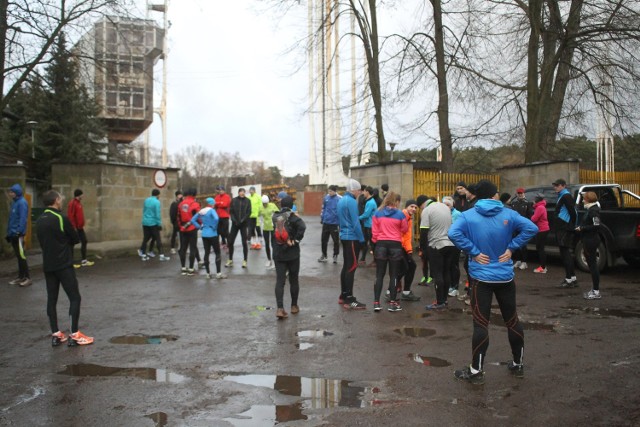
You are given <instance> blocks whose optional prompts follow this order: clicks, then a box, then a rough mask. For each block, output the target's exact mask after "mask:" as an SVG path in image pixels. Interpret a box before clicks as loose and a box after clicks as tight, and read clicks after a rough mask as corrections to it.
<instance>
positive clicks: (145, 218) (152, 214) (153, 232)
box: [138, 188, 170, 261]
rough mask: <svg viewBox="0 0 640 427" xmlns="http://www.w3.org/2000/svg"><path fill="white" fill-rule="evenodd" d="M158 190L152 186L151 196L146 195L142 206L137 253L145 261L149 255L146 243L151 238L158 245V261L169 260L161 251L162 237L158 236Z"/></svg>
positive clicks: (160, 220) (159, 219)
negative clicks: (141, 234)
mask: <svg viewBox="0 0 640 427" xmlns="http://www.w3.org/2000/svg"><path fill="white" fill-rule="evenodd" d="M159 197H160V190H158V189H157V188H154V189H153V190H152V191H151V197H147V198H146V199H145V201H144V206H143V207H142V232H143V238H142V245H140V249H138V255H140V258H142V260H143V261H147V260H148V259H149V256H148V255H147V243H149V240H151V239H153V240H154V241H155V242H156V245H157V246H158V251H159V252H160V256H159V257H158V259H159V260H160V261H169V259H170V258H169V257H167V256H164V252H163V251H162V239H161V238H160V230H162V216H161V215H160V211H161V209H160V199H159Z"/></svg>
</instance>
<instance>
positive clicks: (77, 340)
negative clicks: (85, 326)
mask: <svg viewBox="0 0 640 427" xmlns="http://www.w3.org/2000/svg"><path fill="white" fill-rule="evenodd" d="M89 344H93V337H88V336H86V335H85V334H83V333H82V332H80V331H78V332H76V333H74V334H70V335H69V342H68V344H67V345H68V346H69V347H75V346H77V345H89Z"/></svg>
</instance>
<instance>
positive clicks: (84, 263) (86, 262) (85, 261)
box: [80, 259, 95, 267]
mask: <svg viewBox="0 0 640 427" xmlns="http://www.w3.org/2000/svg"><path fill="white" fill-rule="evenodd" d="M80 264H81V265H82V266H83V267H91V266H92V265H94V264H95V262H93V261H89V260H87V259H83V260H82V262H81V263H80Z"/></svg>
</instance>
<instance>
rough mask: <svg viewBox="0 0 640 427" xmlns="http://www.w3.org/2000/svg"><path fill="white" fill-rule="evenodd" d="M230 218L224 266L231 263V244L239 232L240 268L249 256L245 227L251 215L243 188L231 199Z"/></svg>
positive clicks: (249, 202)
mask: <svg viewBox="0 0 640 427" xmlns="http://www.w3.org/2000/svg"><path fill="white" fill-rule="evenodd" d="M229 215H230V219H231V231H230V232H229V238H228V239H227V241H228V243H229V260H228V261H227V263H226V264H225V266H226V267H231V266H232V265H233V244H234V243H235V241H236V237H237V236H238V231H239V232H240V237H241V240H242V254H243V260H242V268H247V257H248V256H249V245H247V227H248V226H249V218H250V217H251V201H250V200H249V199H248V198H247V197H246V195H245V189H244V188H240V189H239V190H238V196H237V197H234V198H233V200H231V207H230V211H229Z"/></svg>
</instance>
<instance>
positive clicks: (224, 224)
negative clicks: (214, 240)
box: [218, 217, 229, 245]
mask: <svg viewBox="0 0 640 427" xmlns="http://www.w3.org/2000/svg"><path fill="white" fill-rule="evenodd" d="M218 236H220V239H221V240H222V244H223V245H226V244H227V237H228V236H229V217H227V218H219V219H218Z"/></svg>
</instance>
